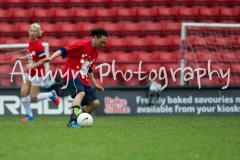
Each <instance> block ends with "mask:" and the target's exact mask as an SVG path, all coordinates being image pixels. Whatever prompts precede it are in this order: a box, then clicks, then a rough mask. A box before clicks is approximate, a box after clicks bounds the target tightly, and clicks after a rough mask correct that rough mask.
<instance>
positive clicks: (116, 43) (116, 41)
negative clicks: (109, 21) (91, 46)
mask: <svg viewBox="0 0 240 160" xmlns="http://www.w3.org/2000/svg"><path fill="white" fill-rule="evenodd" d="M114 50H115V51H116V50H119V51H127V50H128V45H127V42H126V39H124V38H109V40H108V43H107V51H114Z"/></svg>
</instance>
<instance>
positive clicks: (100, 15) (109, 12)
mask: <svg viewBox="0 0 240 160" xmlns="http://www.w3.org/2000/svg"><path fill="white" fill-rule="evenodd" d="M113 13H114V10H113V9H108V8H103V9H95V10H94V22H97V21H114V14H113Z"/></svg>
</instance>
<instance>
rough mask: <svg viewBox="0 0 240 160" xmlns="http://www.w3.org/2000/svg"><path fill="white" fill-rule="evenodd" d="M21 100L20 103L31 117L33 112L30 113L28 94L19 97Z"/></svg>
mask: <svg viewBox="0 0 240 160" xmlns="http://www.w3.org/2000/svg"><path fill="white" fill-rule="evenodd" d="M21 102H22V104H23V106H24V109H25V111H26V113H27V115H29V116H31V117H32V116H33V113H32V109H31V108H30V99H29V96H28V97H22V98H21Z"/></svg>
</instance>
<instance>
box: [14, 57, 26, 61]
mask: <svg viewBox="0 0 240 160" xmlns="http://www.w3.org/2000/svg"><path fill="white" fill-rule="evenodd" d="M16 60H20V61H24V60H28V57H27V56H23V57H17V58H16Z"/></svg>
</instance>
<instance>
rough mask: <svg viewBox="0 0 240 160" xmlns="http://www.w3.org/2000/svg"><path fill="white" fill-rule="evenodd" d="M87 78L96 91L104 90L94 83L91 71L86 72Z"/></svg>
mask: <svg viewBox="0 0 240 160" xmlns="http://www.w3.org/2000/svg"><path fill="white" fill-rule="evenodd" d="M88 78H89V80H90V81H91V83H92V85H93V87H94V88H95V89H97V90H98V91H104V88H103V87H102V86H100V85H98V84H97V83H96V81H95V79H94V76H93V73H88Z"/></svg>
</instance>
